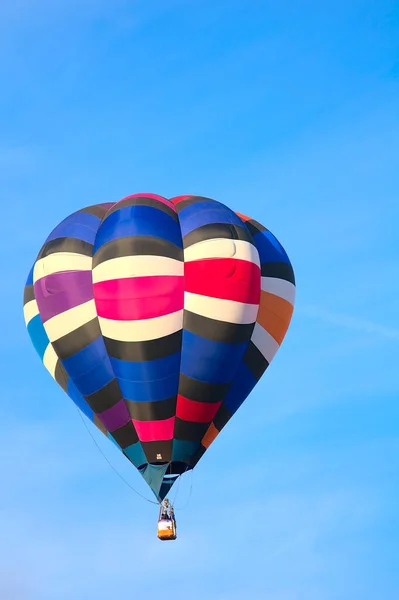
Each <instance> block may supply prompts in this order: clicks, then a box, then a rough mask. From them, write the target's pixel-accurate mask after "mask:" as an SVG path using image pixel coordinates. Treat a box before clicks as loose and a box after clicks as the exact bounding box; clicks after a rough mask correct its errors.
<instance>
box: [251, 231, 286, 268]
mask: <svg viewBox="0 0 399 600" xmlns="http://www.w3.org/2000/svg"><path fill="white" fill-rule="evenodd" d="M253 239H254V242H255V245H256V248H257V250H258V252H259V258H260V262H261V263H265V262H285V263H288V264H291V263H290V259H289V258H288V256H287V253H286V251H285V250H284V248H283V247H282V245H281V244H280V242H279V241H278V240H277V239H276V238H275V237H274V235H273V234H272V233H271V232H270V231H261V232H259V233H257V234H256V235H254V236H253Z"/></svg>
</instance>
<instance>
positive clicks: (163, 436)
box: [132, 417, 175, 442]
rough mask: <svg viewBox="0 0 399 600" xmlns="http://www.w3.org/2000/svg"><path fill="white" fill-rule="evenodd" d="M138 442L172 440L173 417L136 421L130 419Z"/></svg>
mask: <svg viewBox="0 0 399 600" xmlns="http://www.w3.org/2000/svg"><path fill="white" fill-rule="evenodd" d="M132 422H133V425H134V426H135V428H136V431H137V435H138V436H139V440H140V442H159V441H161V440H172V439H173V431H174V428H175V417H170V419H164V420H162V421H136V420H135V419H132Z"/></svg>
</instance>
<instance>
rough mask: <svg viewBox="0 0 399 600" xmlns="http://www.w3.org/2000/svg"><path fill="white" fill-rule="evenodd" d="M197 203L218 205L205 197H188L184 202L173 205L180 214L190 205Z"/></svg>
mask: <svg viewBox="0 0 399 600" xmlns="http://www.w3.org/2000/svg"><path fill="white" fill-rule="evenodd" d="M197 202H215V204H220V202H218V201H217V200H214V199H213V198H206V197H205V196H189V197H188V198H186V199H185V200H182V201H181V202H178V203H177V204H175V206H176V210H177V212H178V213H180V212H181V211H182V210H184V209H185V208H187V206H191V205H192V204H197Z"/></svg>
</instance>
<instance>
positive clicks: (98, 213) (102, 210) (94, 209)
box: [79, 202, 112, 219]
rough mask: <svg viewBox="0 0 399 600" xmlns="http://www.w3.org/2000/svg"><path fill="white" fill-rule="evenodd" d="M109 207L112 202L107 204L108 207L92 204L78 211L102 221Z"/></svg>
mask: <svg viewBox="0 0 399 600" xmlns="http://www.w3.org/2000/svg"><path fill="white" fill-rule="evenodd" d="M111 206H112V202H110V203H109V204H108V207H107V206H101V204H93V206H87V207H86V208H82V210H80V211H79V212H83V213H88V214H89V215H94V216H95V217H98V218H99V219H103V218H104V217H105V215H106V214H107V212H108V210H109V209H110V207H111Z"/></svg>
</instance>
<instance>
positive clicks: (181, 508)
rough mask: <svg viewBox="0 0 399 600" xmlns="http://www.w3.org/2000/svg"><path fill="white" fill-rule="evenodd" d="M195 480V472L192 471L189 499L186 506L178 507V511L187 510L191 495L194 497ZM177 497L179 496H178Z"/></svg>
mask: <svg viewBox="0 0 399 600" xmlns="http://www.w3.org/2000/svg"><path fill="white" fill-rule="evenodd" d="M193 478H194V472H193V469H191V484H190V491H189V493H188V498H187V500H186V502H185V504H183V506H177V507H176V510H178V511H181V510H184V509H185V508H187V506H188V505H189V503H190V500H191V495H192V492H193ZM176 496H177V494H176Z"/></svg>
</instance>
